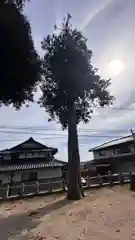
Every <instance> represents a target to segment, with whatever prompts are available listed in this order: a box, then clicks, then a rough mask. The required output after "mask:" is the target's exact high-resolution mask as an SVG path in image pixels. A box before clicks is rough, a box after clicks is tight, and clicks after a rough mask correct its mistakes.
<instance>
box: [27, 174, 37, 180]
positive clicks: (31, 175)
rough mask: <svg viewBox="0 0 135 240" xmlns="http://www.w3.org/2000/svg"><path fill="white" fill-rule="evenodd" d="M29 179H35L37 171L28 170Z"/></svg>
mask: <svg viewBox="0 0 135 240" xmlns="http://www.w3.org/2000/svg"><path fill="white" fill-rule="evenodd" d="M28 180H29V181H35V180H37V172H30V173H29V179H28Z"/></svg>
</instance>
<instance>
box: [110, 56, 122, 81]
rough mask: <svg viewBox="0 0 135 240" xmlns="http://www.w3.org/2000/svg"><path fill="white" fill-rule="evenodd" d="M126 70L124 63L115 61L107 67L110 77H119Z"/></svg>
mask: <svg viewBox="0 0 135 240" xmlns="http://www.w3.org/2000/svg"><path fill="white" fill-rule="evenodd" d="M123 68H124V64H123V62H121V61H120V60H114V61H111V62H109V64H108V65H107V73H108V75H109V76H110V77H113V76H116V75H118V74H119V73H120V72H121V71H122V69H123Z"/></svg>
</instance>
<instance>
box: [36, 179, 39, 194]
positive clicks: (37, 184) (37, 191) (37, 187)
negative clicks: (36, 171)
mask: <svg viewBox="0 0 135 240" xmlns="http://www.w3.org/2000/svg"><path fill="white" fill-rule="evenodd" d="M36 194H39V182H38V181H36Z"/></svg>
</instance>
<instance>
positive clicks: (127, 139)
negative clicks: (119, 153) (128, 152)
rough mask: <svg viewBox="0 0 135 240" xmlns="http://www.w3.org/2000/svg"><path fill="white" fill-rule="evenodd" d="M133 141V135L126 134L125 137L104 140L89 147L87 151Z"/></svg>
mask: <svg viewBox="0 0 135 240" xmlns="http://www.w3.org/2000/svg"><path fill="white" fill-rule="evenodd" d="M133 141H134V139H133V136H132V135H128V136H125V137H121V138H117V139H114V140H111V141H108V142H105V143H103V144H101V145H99V146H96V147H94V148H91V149H90V150H89V152H92V151H96V150H101V149H104V148H108V147H111V146H114V145H119V144H122V143H126V142H133Z"/></svg>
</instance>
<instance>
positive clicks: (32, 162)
mask: <svg viewBox="0 0 135 240" xmlns="http://www.w3.org/2000/svg"><path fill="white" fill-rule="evenodd" d="M57 151H58V149H56V148H51V147H47V146H45V145H43V144H41V143H39V142H37V141H35V140H34V139H33V138H29V139H28V140H27V141H25V142H23V143H21V144H19V145H17V146H15V147H13V148H10V149H6V150H2V151H0V184H8V183H9V184H12V183H17V182H29V181H30V182H32V181H39V182H42V181H46V180H47V179H52V180H53V179H54V180H55V179H58V178H62V176H63V167H64V162H63V163H62V162H60V161H57V160H56V159H55V158H54V155H55V154H56V153H57Z"/></svg>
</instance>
